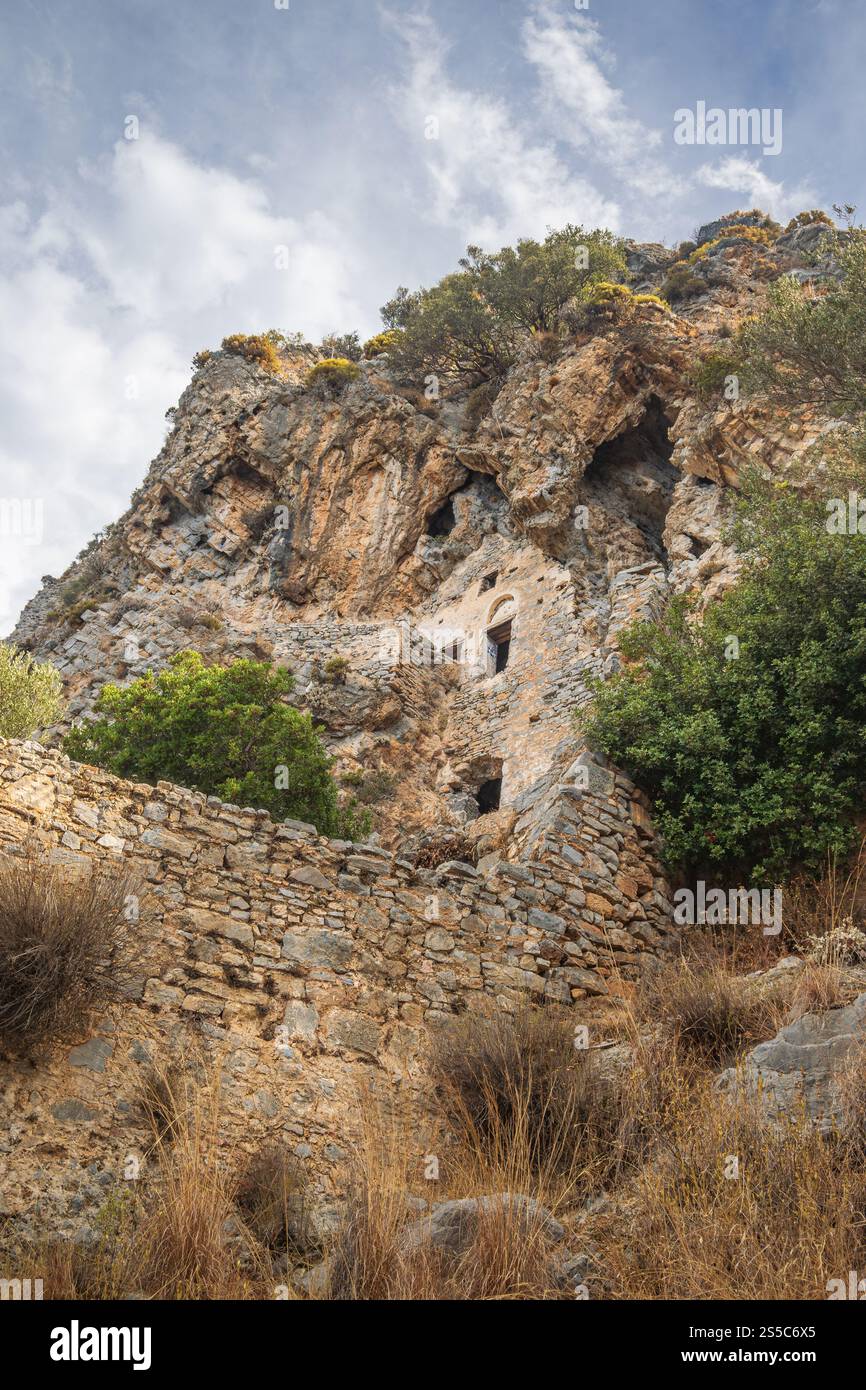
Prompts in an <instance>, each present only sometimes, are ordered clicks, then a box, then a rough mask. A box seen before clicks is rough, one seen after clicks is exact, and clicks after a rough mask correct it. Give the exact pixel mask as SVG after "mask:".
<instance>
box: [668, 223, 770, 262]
mask: <svg viewBox="0 0 866 1390" xmlns="http://www.w3.org/2000/svg"><path fill="white" fill-rule="evenodd" d="M774 240H775V237H774V234H773V232H772V231H771V230H770V229H769V228H767V227H746V226H742V225H738V224H736V223H734V224H732V225H731V226H729V227H725V228H724V230H723V231H721V232H720V233H719V235H718V236H717V237H713V239H712V241H705V242H704V243H703V244H702V245H701V246H697V247H695V249H694V251H692V252H691V254H690V255H689V258H688V263H689V265H694V264H695V262H696V261H700V260H703V259H704V257H705V256H709V255H710V253H711V252H713V251H715V250H716V249H717V247H719V246H727V245H728V244H729V243H731V242H734V241H751V242H753V243H754V244H755V245H757V246H769V245H771V243H772V242H773V241H774Z"/></svg>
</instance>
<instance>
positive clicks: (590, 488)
mask: <svg viewBox="0 0 866 1390" xmlns="http://www.w3.org/2000/svg"><path fill="white" fill-rule="evenodd" d="M672 453H673V443H672V441H671V439H670V435H669V432H668V421H667V417H666V416H665V412H664V406H663V405H662V402H661V400H660V399H659V397H658V396H650V397H649V399H648V400H647V403H646V409H645V411H644V414H643V415H642V417H641V419H640V421H639V422H638V424H637V425H635V426H633V427H632V428H631V429H627V430H623V431H622V433H621V434H618V435H616V437H615V438H613V439H609V440H607V441H606V442H605V443H604V444H600V445H599V447H598V448H597V449H596V451H595V454H594V456H593V459H592V462H591V463H590V465H589V467H588V468H587V470H586V472H585V473H584V476H583V483H584V491H585V493H586V495H587V497H588V498H589V499H590V500H592V501H594V502H596V503H597V504H598V505H601V506H602V507H603V508H605V509H606V510H608V511H614V512H619V513H620V514H621V515H623V516H624V517H626V518H627V519H628V520H630V521H631V522H632V523H633V525H634V526H636V527H637V529H638V531H640V533H641V535H642V536H643V538H644V540H645V541H646V543H647V548H648V551H649V552H650V554H652V555H653V556H655V558H656V559H658V560H660V561H662V563H663V564H665V565H667V563H668V555H667V551H666V549H665V545H664V540H663V536H664V529H665V522H666V520H667V514H668V512H669V510H670V506H671V502H672V500H673V491H674V487H675V485H676V483H677V481H678V480H679V476H680V475H679V472H678V470H677V469H676V468H675V467H674V466H673V464H672V463H671V461H670V460H671V454H672Z"/></svg>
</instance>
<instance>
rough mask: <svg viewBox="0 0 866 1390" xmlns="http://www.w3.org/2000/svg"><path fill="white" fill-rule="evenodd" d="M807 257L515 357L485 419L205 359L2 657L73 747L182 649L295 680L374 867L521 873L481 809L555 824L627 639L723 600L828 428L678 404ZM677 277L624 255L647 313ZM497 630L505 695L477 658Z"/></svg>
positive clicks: (486, 658) (733, 405)
mask: <svg viewBox="0 0 866 1390" xmlns="http://www.w3.org/2000/svg"><path fill="white" fill-rule="evenodd" d="M753 220H754V219H753ZM715 226H716V224H708V226H707V227H705V228H703V229H702V235H703V234H704V233H706V234H707V235H711V234H712V233H713V231H714V228H715ZM719 226H721V224H719ZM816 237H817V238H818V239H819V240H820V228H819V230H818V231H815V228H811V227H806V228H801V229H798V230H797V231H796V232H794V233H791V234H788V235H785V236H782V237H780V238H778V240H777V242H776V243H774V244H772V245H770V246H767V247H764V246H757V245H755V244H754V243H748V242H744V241H742V240H737V239H736V238H734V239H731V238H728V239H723V241H722V243H721V244H720V245H719V246H718V247H715V248H714V249H713V250H712V252H711V254H709V255H707V256H706V257H704V259H703V260H701V261H699V262H698V263H697V265H696V274H697V275H698V276H699V277H701V278H703V279H704V280H705V281H706V285H707V290H706V294H705V295H702V296H700V297H699V298H698V299H697V300H694V301H690V302H689V304H688V306H687V307H686V308H682V309H680V310H679V311H677V312H672V313H664V312H661V311H660V310H658V309H657V308H654V307H653V306H647V307H646V308H645V309H644V310H642V311H641V312H640V313H639V314H638V315H637V317H636V318H635V319H634V320H633V321H632V322H630V323H628V324H626V325H621V326H614V325H611V324H604V323H602V324H600V326H599V329H598V331H597V332H594V333H590V332H588V331H582V332H578V333H573V332H566V331H564V332H563V336H562V337H561V338H560V340H559V342H558V343H557V345H556V349H555V351H554V352H553V353H552V354H551V353H550V352H549V351H545V350H543V348H542V347H540V345H539V344H537V343H536V341H535V340H533V339H527V341H526V344H525V345H524V348H523V351H522V353H521V355H520V358H519V360H518V361H517V363H516V364H515V365H514V367H513V368H512V370H511V371H510V373H509V374H508V376H507V378H506V380H505V381H504V383H503V384H502V387H501V389H500V391H499V394H498V395H497V396H496V398H495V400H494V401H493V404H492V407H491V408H490V409H489V411H488V413H487V414H486V415H483V416H482V417H481V418H480V419H477V417H476V415H475V414H474V413H473V412H472V411H469V410H468V409H467V393H466V391H463V392H462V393H461V392H459V391H458V392H455V391H454V390H453V389H446V388H445V387H444V386H443V389H442V392H441V395H440V396H439V397H438V398H436V399H433V400H429V399H427V398H426V397H425V395H424V393H423V392H422V391H420V390H418V389H417V388H412V387H407V386H405V385H403V384H401V383H400V382H399V381H397V380H396V378H395V377H394V375H393V373H391V371H390V369H389V366H388V362H387V359H386V358H383V357H380V358H377V359H376V360H375V361H373V362H363V363H361V364H360V372H359V375H358V377H357V379H356V380H355V381H354V382H352V383H351V384H350V385H349V387H348V388H347V389H346V390H345V392H344V393H343V394H342V395H341V396H340V397H339V398H338V399H333V400H332V399H320V398H319V397H318V396H317V395H316V394H314V393H313V392H311V391H310V390H308V389H307V388H306V386H305V384H304V370H305V368H306V367H308V366H309V363H308V362H307V361H306V360H303V361H302V360H300V359H298V358H295V357H291V356H288V357H287V358H286V359H285V361H284V363H283V370H282V375H281V376H274V375H270V374H268V373H267V372H265V371H262V370H261V369H259V368H258V367H257V366H255V365H252V364H250V363H248V362H246V361H244V360H243V359H242V358H240V357H237V356H232V355H229V354H227V353H224V352H217V353H214V354H213V355H212V356H211V357H210V359H209V360H208V361H207V362H206V363H205V364H204V365H203V366H202V367H200V368H199V369H198V370H197V371H196V373H195V375H194V377H193V379H192V381H191V383H190V385H189V386H188V387H187V389H186V391H185V392H184V393H183V395H182V396H181V399H180V401H179V403H178V406H177V408H176V410H174V411H173V412H170V415H171V420H172V425H171V430H170V433H169V436H168V438H167V439H166V442H165V445H164V447H163V449H162V450H161V452H160V454H159V455H158V457H157V458H156V459H155V460H154V461H153V463H152V465H151V467H150V469H149V471H148V473H147V476H146V478H145V479H144V482H143V483H142V485H141V487H140V488H139V489H138V490H137V491H136V493H135V494H134V496H133V499H132V503H131V506H130V508H129V510H128V511H127V512H126V513H125V514H124V515H123V516H122V517H121V518H120V519H119V520H118V521H117V522H116V523H115V524H114V525H113V526H111V527H109V529H108V531H107V533H105V535H104V536H103V538H102V539H100V540H97V541H96V542H94V543H93V545H92V546H91V548H90V549H89V551H88V552H87V553H85V554H84V555H83V556H82V557H81V558H80V559H79V560H77V561H76V562H75V564H73V565H72V566H71V567H70V569H69V570H68V571H67V572H66V574H65V575H63V576H62V577H61V578H59V579H51V578H49V579H46V580H45V581H44V583H43V587H42V589H41V590H40V592H39V594H37V595H36V596H35V597H34V599H32V600H31V602H30V603H29V604H28V605H27V606H26V608H25V610H24V612H23V613H22V615H21V618H20V620H19V623H18V625H17V627H16V629H15V632H14V633H13V634H12V640H13V641H15V642H17V643H20V644H23V645H24V646H26V647H27V648H29V649H30V650H32V651H33V652H34V653H35V654H36V655H38V656H39V657H41V658H47V659H49V660H51V661H52V662H54V663H55V664H56V665H57V666H58V668H59V669H60V671H61V673H62V675H63V678H64V683H65V687H66V694H67V696H68V698H69V711H70V717H72V718H73V719H77V718H80V717H82V716H86V715H87V714H88V712H89V711H90V709H91V708H92V705H93V702H94V700H95V699H96V697H97V695H98V692H99V690H100V688H101V687H102V686H103V685H104V684H105V683H106V682H107V681H114V682H119V683H120V684H123V683H125V682H128V681H131V680H134V679H135V678H136V677H138V676H140V675H141V674H143V673H144V672H145V671H146V670H147V669H149V668H157V669H158V668H159V667H160V666H162V665H163V664H164V663H165V662H166V661H167V660H168V659H169V657H170V656H171V655H172V653H174V652H176V651H178V650H181V649H183V648H188V647H194V648H196V649H198V650H200V651H201V652H202V653H203V654H204V656H205V657H206V659H209V660H213V661H218V662H227V661H229V660H231V659H233V658H235V657H238V656H257V657H261V658H267V659H269V660H272V661H274V662H277V663H279V664H282V665H285V666H288V667H289V668H290V669H291V670H292V672H293V673H294V674H295V676H296V683H297V684H296V691H295V695H294V696H293V698H294V699H295V700H296V701H297V703H298V704H299V705H301V706H303V707H305V708H308V709H310V711H311V712H312V713H313V715H314V717H315V718H316V719H317V720H318V721H319V722H320V723H321V724H323V725H324V728H325V737H326V740H327V742H328V744H329V747H330V749H331V751H332V752H333V753H334V755H335V757H336V758H337V765H336V771H337V775H338V776H343V775H349V776H350V780H353V781H354V783H355V784H357V783H358V782H359V781H360V782H361V783H362V784H363V785H362V786H361V789H360V791H359V797H360V799H361V800H364V799H365V797H367V798H368V801H367V803H366V804H370V805H372V806H373V807H374V810H375V816H376V822H377V827H378V831H379V834H380V836H381V837H382V843H384V844H385V845H387V846H388V847H397V846H398V845H400V844H401V843H404V844H406V845H407V846H409V847H410V848H411V846H412V845H415V844H417V842H418V839H419V837H420V836H423V835H425V834H428V835H429V834H430V833H431V832H435V833H436V834H439V833H445V832H454V831H456V830H462V829H464V828H465V827H467V826H472V827H473V831H472V834H473V837H474V838H477V839H478V841H479V844H480V846H481V851H482V852H483V853H487V852H489V851H490V850H491V849H493V848H495V849H496V850H497V852H502V853H504V854H505V857H513V856H514V847H513V843H512V841H511V839H510V838H509V836H510V833H511V832H510V831H509V834H508V835H506V836H505V837H504V838H503V835H502V834H501V833H500V831H501V827H499V826H497V827H496V832H497V833H496V834H491V833H489V830H488V826H487V824H486V823H485V822H486V820H487V818H488V816H490V815H491V814H493V813H495V811H496V808H495V806H488V805H487V804H486V803H485V806H484V813H483V814H481V815H480V818H479V817H478V816H477V815H476V811H479V810H480V809H481V807H480V805H479V800H478V798H479V795H480V794H481V789H482V788H484V787H486V788H487V789H488V791H487V793H485V795H493V793H492V792H490V788H491V786H492V785H493V784H496V783H499V791H498V793H497V795H498V797H499V803H500V806H501V807H502V808H510V809H517V811H518V812H520V811H521V810H525V809H526V808H527V806H528V804H529V802H530V801H533V802H536V803H539V802H540V801H543V798H544V796H545V795H546V794H547V792H548V790H549V788H550V786H551V785H552V783H553V781H555V780H558V779H559V776H560V774H561V771H562V769H563V767H566V766H567V765H568V764H569V763H570V762H572V761H573V759H574V756H575V755H576V753H577V752H578V751H579V748H578V747H577V745H576V741H575V735H574V725H573V714H574V711H575V709H576V708H577V707H579V706H580V705H581V704H583V703H584V702H585V700H586V698H587V694H586V691H587V682H588V680H589V679H590V678H592V677H595V676H598V675H605V674H607V673H609V672H610V671H612V670H615V669H616V664H617V643H618V637H619V634H620V632H621V631H622V629H623V628H624V627H625V626H627V625H628V623H630V622H631V621H633V620H634V619H635V618H638V617H641V618H651V617H653V616H656V615H658V613H659V612H660V611H661V609H662V608H663V606H664V604H665V602H666V601H667V598H668V597H669V595H670V594H671V593H672V592H686V591H689V590H696V591H697V593H698V594H699V595H700V597H701V600H702V601H703V602H708V601H709V600H711V599H712V598H714V597H715V596H717V595H718V594H719V593H721V592H722V591H723V590H724V589H725V588H726V587H727V586H728V585H729V584H730V583H731V582H732V580H733V579H734V577H735V575H736V562H735V559H734V556H733V555H732V553H731V551H730V549H729V547H728V546H727V545H726V544H725V542H724V540H723V538H722V528H723V523H724V521H725V518H726V515H727V512H728V502H729V494H730V490H731V489H732V488H736V487H737V486H738V484H739V481H740V478H741V476H742V474H743V472H744V470H745V469H746V468H747V467H749V466H754V465H757V466H759V467H760V468H762V469H764V470H765V471H772V472H784V471H785V470H786V469H787V468H788V467H789V465H790V464H791V462H792V460H794V459H795V458H796V457H797V456H798V455H800V454H801V453H802V452H803V451H804V450H806V449H808V448H809V447H810V446H812V445H813V444H814V443H815V442H816V441H817V440H819V439H820V437H821V434H822V433H823V432H824V431H825V430H826V429H828V428H832V424H831V423H829V422H827V421H822V420H818V419H815V418H812V417H810V416H808V414H806V415H804V416H803V417H802V418H786V419H785V420H784V421H783V420H782V419H780V418H778V417H776V416H775V415H773V414H772V413H769V412H767V411H761V410H758V409H756V408H755V407H754V406H752V405H749V404H747V403H745V402H741V401H733V402H730V401H726V400H723V399H719V400H717V401H714V402H708V401H706V400H704V399H701V398H700V397H698V396H697V395H696V394H695V393H694V390H693V388H692V384H691V377H690V371H691V369H692V367H693V366H694V365H695V362H696V360H697V359H698V358H699V357H700V356H701V355H702V354H703V353H705V352H706V351H709V350H711V349H714V348H718V347H719V346H720V340H719V336H718V335H719V333H720V331H724V332H727V331H729V330H730V329H731V328H733V327H735V326H736V324H737V323H738V322H739V319H740V318H741V317H742V316H743V314H745V313H747V312H751V311H752V310H753V309H754V306H755V302H756V295H759V294H760V293H761V291H762V289H763V287H764V285H765V284H766V282H767V280H768V279H770V278H772V276H773V275H778V274H781V273H789V272H790V271H791V270H792V269H796V268H797V266H798V265H801V268H802V267H805V266H806V254H807V252H808V251H809V250H810V249H811V248H812V245H813V242H814V241H815V238H816ZM674 258H675V253H673V252H670V251H667V250H666V249H665V248H664V247H660V246H639V245H637V244H635V243H630V244H629V247H628V260H629V266H630V270H631V274H632V276H633V279H634V282H635V284H637V285H639V287H641V288H650V289H655V290H657V289H659V287H660V285H661V283H662V282H663V280H664V277H665V275H666V274H667V272H668V270H669V268H670V265H671V263H672V261H673V259H674ZM721 346H723V344H721ZM70 586H71V588H70ZM70 595H71V596H72V597H70ZM72 599H74V604H73V603H72ZM509 623H510V624H511V630H510V631H511V635H510V649H509V652H508V657H507V668H506V666H505V665H504V664H503V665H502V666H501V669H497V662H498V660H499V659H498V658H497V657H496V655H495V653H494V650H493V647H492V646H491V640H490V638H489V634H490V633H491V632H494V633H495V632H496V631H499V632H500V633H501V632H502V631H504V629H505V627H506V625H507V624H509ZM334 657H338V658H341V659H342V664H341V663H338V665H341V672H340V674H339V675H334V674H333V671H334V668H333V667H329V662H330V661H331V659H332V658H334ZM56 732H58V731H50V730H49V731H47V735H46V736H47V739H48V741H49V742H51V741H52V738H53V737H54V735H55V734H56ZM367 777H372V781H371V782H370V784H369V786H367V785H366V784H365V783H364V779H365V778H367ZM20 795H22V796H26V795H33V796H36V797H38V795H39V792H38V787H36V788H30V789H29V790H28V789H27V788H22V789H21V791H20ZM477 821H478V822H479V823H477V824H476V822H477ZM491 829H492V827H491Z"/></svg>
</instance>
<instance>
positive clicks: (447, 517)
mask: <svg viewBox="0 0 866 1390" xmlns="http://www.w3.org/2000/svg"><path fill="white" fill-rule="evenodd" d="M456 524H457V518H456V516H455V515H454V503H453V502H452V500H451V498H450V497H449V498H448V501H447V502H443V503H442V506H441V507H439V508H438V509H437V510H436V511H435V512H434V513H433V515H432V516H431V517H430V519H429V520H428V522H427V535H428V536H448V535H450V534H451V532H452V531H453V530H454V527H455V526H456Z"/></svg>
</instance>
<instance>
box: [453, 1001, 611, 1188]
mask: <svg viewBox="0 0 866 1390" xmlns="http://www.w3.org/2000/svg"><path fill="white" fill-rule="evenodd" d="M430 1072H431V1076H432V1079H433V1082H434V1084H435V1086H436V1093H437V1096H438V1099H439V1102H440V1105H441V1107H442V1112H443V1115H444V1117H445V1120H446V1122H447V1124H448V1126H449V1128H450V1129H451V1131H452V1132H453V1134H454V1135H455V1138H456V1141H457V1151H458V1152H459V1154H460V1156H461V1163H462V1165H463V1168H464V1171H466V1170H469V1171H471V1172H475V1173H481V1172H483V1171H484V1170H485V1169H488V1168H492V1169H493V1170H495V1171H496V1172H498V1173H502V1174H514V1176H515V1179H516V1178H517V1176H519V1177H520V1178H521V1179H522V1180H523V1181H524V1182H529V1183H531V1185H532V1187H533V1188H540V1189H543V1190H544V1192H545V1193H546V1194H547V1195H548V1197H552V1195H553V1194H558V1197H559V1200H563V1199H564V1198H565V1197H566V1196H568V1195H569V1193H571V1192H572V1191H573V1190H576V1189H588V1188H590V1187H591V1186H592V1184H593V1181H594V1178H595V1176H597V1170H598V1169H599V1168H605V1167H606V1166H607V1161H608V1160H607V1154H608V1151H609V1148H610V1145H611V1143H612V1142H613V1139H614V1136H615V1134H616V1131H617V1127H618V1123H619V1114H618V1109H619V1106H618V1095H617V1091H616V1088H615V1087H613V1086H612V1085H611V1084H610V1080H609V1078H606V1077H605V1076H604V1075H603V1074H602V1073H601V1071H600V1070H599V1067H598V1066H597V1064H596V1058H595V1057H594V1055H591V1054H590V1053H589V1052H588V1051H587V1050H581V1049H580V1048H579V1047H578V1046H577V1038H576V1033H575V1022H574V1018H573V1017H572V1016H571V1015H570V1014H569V1013H567V1012H565V1011H562V1010H559V1009H556V1008H553V1007H550V1006H548V1007H546V1008H542V1009H532V1008H531V1007H529V1006H528V1005H523V1006H521V1007H519V1008H518V1009H517V1011H516V1012H514V1013H505V1012H500V1013H498V1014H496V1015H494V1016H493V1017H492V1018H483V1017H480V1016H478V1015H472V1014H467V1015H463V1016H462V1017H461V1018H459V1019H457V1020H455V1021H454V1023H453V1024H451V1025H450V1026H447V1027H445V1028H443V1029H442V1030H441V1031H440V1032H439V1033H438V1034H437V1035H436V1036H435V1037H434V1039H433V1042H432V1046H431V1056H430ZM512 1190H519V1191H522V1190H524V1189H523V1188H517V1189H515V1188H512Z"/></svg>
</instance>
